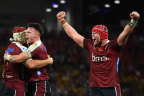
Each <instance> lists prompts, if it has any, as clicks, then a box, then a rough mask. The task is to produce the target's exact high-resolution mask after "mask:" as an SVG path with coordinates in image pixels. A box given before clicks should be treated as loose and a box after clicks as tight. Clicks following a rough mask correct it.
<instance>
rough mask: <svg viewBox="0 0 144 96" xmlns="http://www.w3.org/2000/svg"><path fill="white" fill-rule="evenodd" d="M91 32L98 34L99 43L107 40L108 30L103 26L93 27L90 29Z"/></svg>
mask: <svg viewBox="0 0 144 96" xmlns="http://www.w3.org/2000/svg"><path fill="white" fill-rule="evenodd" d="M92 32H95V33H98V34H99V35H100V41H103V40H105V39H108V29H107V27H106V26H104V25H95V26H94V27H93V28H92Z"/></svg>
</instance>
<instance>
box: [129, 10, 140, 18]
mask: <svg viewBox="0 0 144 96" xmlns="http://www.w3.org/2000/svg"><path fill="white" fill-rule="evenodd" d="M130 17H131V19H135V20H138V19H139V18H140V14H139V13H138V12H136V11H133V12H132V13H130Z"/></svg>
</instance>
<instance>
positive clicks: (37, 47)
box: [28, 41, 42, 52]
mask: <svg viewBox="0 0 144 96" xmlns="http://www.w3.org/2000/svg"><path fill="white" fill-rule="evenodd" d="M41 45H42V42H41V41H37V42H35V43H34V44H32V45H30V46H29V47H28V50H29V51H31V52H33V51H34V50H38V49H39V47H40V46H41Z"/></svg>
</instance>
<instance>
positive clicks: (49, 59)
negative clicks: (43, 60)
mask: <svg viewBox="0 0 144 96" xmlns="http://www.w3.org/2000/svg"><path fill="white" fill-rule="evenodd" d="M48 61H49V64H53V58H52V57H50V55H48Z"/></svg>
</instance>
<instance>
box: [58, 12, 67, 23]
mask: <svg viewBox="0 0 144 96" xmlns="http://www.w3.org/2000/svg"><path fill="white" fill-rule="evenodd" d="M65 16H66V14H65V12H64V11H61V12H59V13H58V14H57V15H56V17H57V18H58V20H60V21H62V20H63V19H64V17H65Z"/></svg>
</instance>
